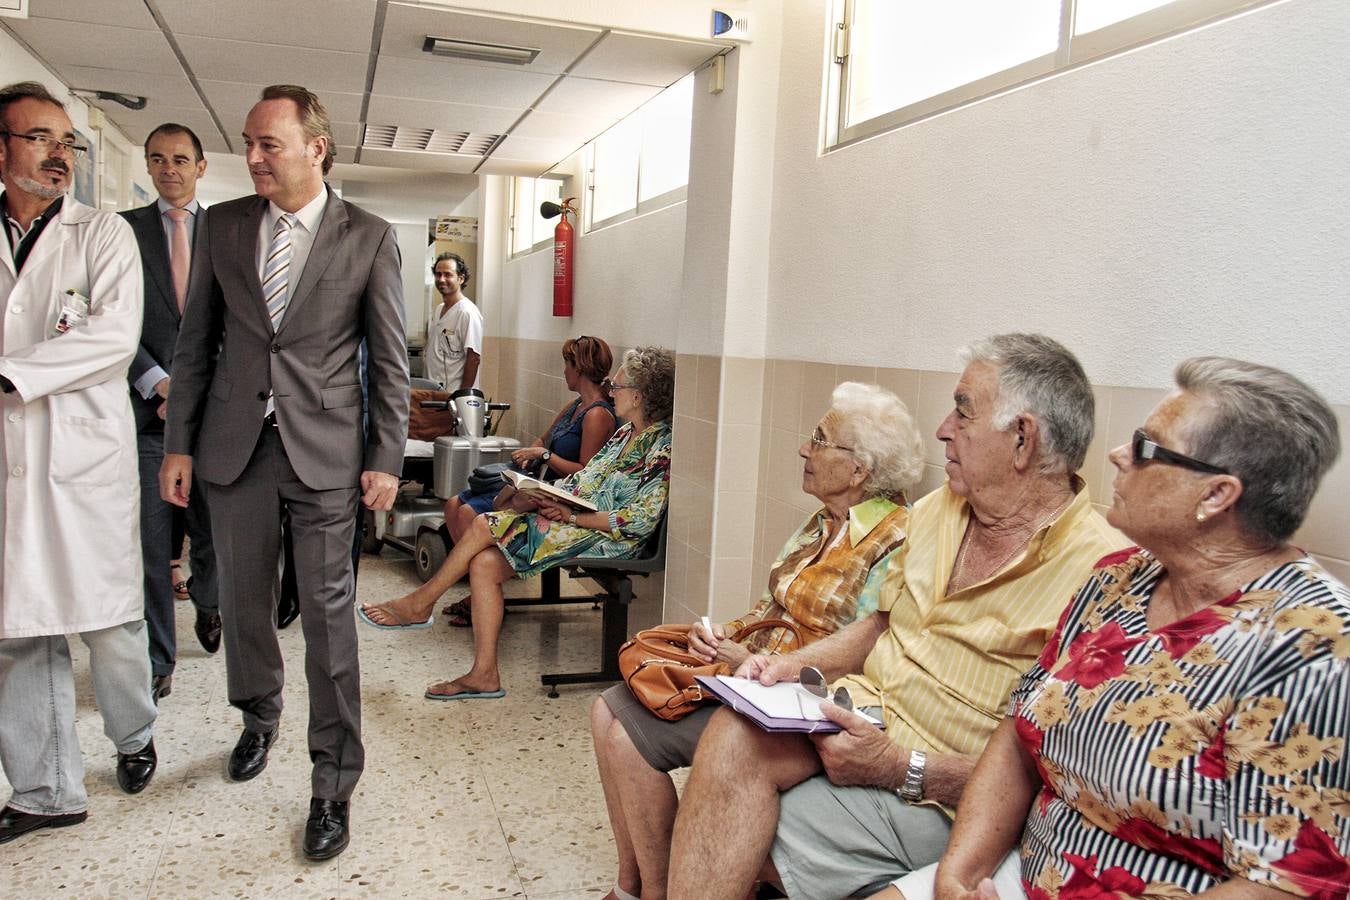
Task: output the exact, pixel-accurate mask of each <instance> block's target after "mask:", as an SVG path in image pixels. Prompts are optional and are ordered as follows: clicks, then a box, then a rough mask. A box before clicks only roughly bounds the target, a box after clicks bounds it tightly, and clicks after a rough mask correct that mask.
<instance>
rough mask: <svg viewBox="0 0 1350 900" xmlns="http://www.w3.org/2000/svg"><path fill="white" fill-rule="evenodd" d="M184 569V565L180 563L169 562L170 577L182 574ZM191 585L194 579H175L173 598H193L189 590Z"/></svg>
mask: <svg viewBox="0 0 1350 900" xmlns="http://www.w3.org/2000/svg"><path fill="white" fill-rule="evenodd" d="M182 571H183V567H182V566H180V565H179V564H178V563H170V564H169V573H170V578H174V576H175V575H177V574H182ZM191 585H192V579H191V578H178V579H175V580H174V582H173V599H175V600H191V599H192V594H191V593H190V592H189V591H188V588H189V587H190V586H191Z"/></svg>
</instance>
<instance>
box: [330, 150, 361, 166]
mask: <svg viewBox="0 0 1350 900" xmlns="http://www.w3.org/2000/svg"><path fill="white" fill-rule="evenodd" d="M333 162H334V164H339V163H354V162H356V148H355V147H338V148H337V155H336V156H335V157H333Z"/></svg>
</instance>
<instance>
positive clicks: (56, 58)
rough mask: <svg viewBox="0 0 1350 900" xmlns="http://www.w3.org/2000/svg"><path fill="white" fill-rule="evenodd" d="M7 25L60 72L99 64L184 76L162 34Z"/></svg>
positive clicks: (39, 23) (44, 22) (58, 24)
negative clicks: (67, 67) (70, 68)
mask: <svg viewBox="0 0 1350 900" xmlns="http://www.w3.org/2000/svg"><path fill="white" fill-rule="evenodd" d="M5 22H6V23H7V24H8V25H9V27H11V28H13V29H14V33H15V34H17V35H18V36H19V37H21V38H23V40H24V41H25V42H27V43H28V45H29V46H30V47H32V48H33V50H34V51H35V52H36V53H37V55H38V56H39V57H40V58H41V59H43V60H44V61H45V62H47V63H49V64H50V65H52V66H54V67H56V68H60V67H61V66H63V65H73V66H87V65H89V64H90V63H91V62H97V63H99V67H100V68H108V69H120V70H122V71H127V72H151V73H154V74H159V75H181V74H183V68H182V66H180V65H179V64H178V57H176V56H174V55H173V50H172V49H171V48H170V47H169V42H168V41H167V40H165V39H164V35H163V34H161V33H160V32H159V31H158V30H156V31H142V30H140V29H136V28H117V27H114V26H111V25H88V24H82V25H80V26H79V27H72V26H71V23H69V22H63V21H60V20H58V19H6V20H5Z"/></svg>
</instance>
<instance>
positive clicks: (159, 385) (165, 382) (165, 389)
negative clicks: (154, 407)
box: [155, 375, 169, 400]
mask: <svg viewBox="0 0 1350 900" xmlns="http://www.w3.org/2000/svg"><path fill="white" fill-rule="evenodd" d="M155 393H156V394H158V395H159V396H160V397H161V398H162V399H164V400H168V399H169V376H168V375H165V376H164V377H163V378H161V379H160V380H159V381H156V382H155Z"/></svg>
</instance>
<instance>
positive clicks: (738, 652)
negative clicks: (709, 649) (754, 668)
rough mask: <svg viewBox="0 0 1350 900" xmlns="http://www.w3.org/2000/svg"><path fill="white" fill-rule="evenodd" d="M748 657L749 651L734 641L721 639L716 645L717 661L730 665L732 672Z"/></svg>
mask: <svg viewBox="0 0 1350 900" xmlns="http://www.w3.org/2000/svg"><path fill="white" fill-rule="evenodd" d="M749 658H750V651H749V650H747V649H745V647H743V646H741V645H740V644H738V643H736V642H735V641H722V642H721V643H719V644H718V645H717V661H718V662H722V663H726V664H727V665H729V666H731V671H733V672H734V671H736V670H737V669H739V668H740V667H741V664H742V663H744V662H745V661H746V660H747V659H749Z"/></svg>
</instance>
